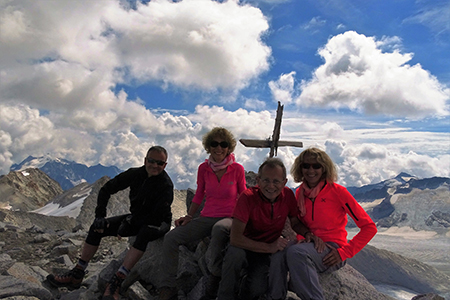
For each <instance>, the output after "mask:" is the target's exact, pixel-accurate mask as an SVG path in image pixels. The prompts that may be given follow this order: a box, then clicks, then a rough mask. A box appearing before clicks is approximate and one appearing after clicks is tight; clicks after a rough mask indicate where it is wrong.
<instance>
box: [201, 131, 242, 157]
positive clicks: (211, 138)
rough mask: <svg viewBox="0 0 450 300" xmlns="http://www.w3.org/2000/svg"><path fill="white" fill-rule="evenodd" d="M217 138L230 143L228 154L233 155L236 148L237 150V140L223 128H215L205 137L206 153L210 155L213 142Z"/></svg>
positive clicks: (204, 146)
mask: <svg viewBox="0 0 450 300" xmlns="http://www.w3.org/2000/svg"><path fill="white" fill-rule="evenodd" d="M216 137H220V138H222V139H223V140H224V141H225V142H227V143H228V154H230V153H232V152H233V151H234V148H236V139H235V138H234V136H233V134H232V133H231V132H230V131H229V130H228V129H226V128H223V127H214V128H213V129H211V131H209V132H208V133H206V134H205V135H204V136H203V141H202V143H203V148H205V150H206V153H208V154H209V153H210V147H211V142H212V141H214V138H216Z"/></svg>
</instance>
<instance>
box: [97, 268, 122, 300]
mask: <svg viewBox="0 0 450 300" xmlns="http://www.w3.org/2000/svg"><path fill="white" fill-rule="evenodd" d="M125 277H126V276H125V274H123V273H120V272H116V274H114V276H113V277H112V278H111V280H110V281H109V282H108V283H107V284H106V289H105V293H104V294H103V297H102V300H119V299H120V287H121V286H122V282H123V280H124V279H125Z"/></svg>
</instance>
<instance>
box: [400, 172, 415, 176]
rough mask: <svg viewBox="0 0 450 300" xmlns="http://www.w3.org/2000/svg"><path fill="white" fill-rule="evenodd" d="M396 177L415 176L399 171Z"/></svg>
mask: <svg viewBox="0 0 450 300" xmlns="http://www.w3.org/2000/svg"><path fill="white" fill-rule="evenodd" d="M396 177H415V176H412V175H410V174H408V173H406V172H401V173H400V174H398V175H397V176H396Z"/></svg>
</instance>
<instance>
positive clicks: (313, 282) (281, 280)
mask: <svg viewBox="0 0 450 300" xmlns="http://www.w3.org/2000/svg"><path fill="white" fill-rule="evenodd" d="M291 174H292V176H293V177H294V180H295V181H296V182H302V184H301V185H300V187H299V188H298V189H297V191H296V198H297V202H298V206H299V211H300V216H299V219H300V221H301V222H302V223H303V224H305V225H306V226H307V227H308V228H309V230H310V231H309V232H307V233H306V234H305V237H304V238H306V240H313V239H312V238H311V237H312V236H317V237H319V238H320V239H322V241H323V242H325V246H326V247H323V243H322V246H319V245H318V243H317V244H314V243H312V242H309V243H307V242H305V240H303V239H301V240H300V241H299V242H298V243H296V244H294V245H292V246H290V247H288V248H286V249H285V251H283V252H280V253H279V254H278V259H277V260H276V261H275V260H272V265H271V273H270V284H269V286H270V296H271V298H272V299H284V298H285V297H286V292H287V288H288V283H287V273H288V272H289V275H290V282H289V288H290V289H291V290H292V291H293V292H295V293H296V294H297V296H299V297H300V298H301V299H302V300H312V299H314V300H322V299H325V298H324V296H323V292H322V288H321V286H320V284H319V275H318V273H323V272H332V271H335V270H338V269H339V268H341V267H343V266H344V265H345V262H346V259H347V258H351V257H353V256H354V255H355V254H356V253H358V252H359V251H360V250H361V249H362V248H364V246H365V245H367V243H368V242H369V241H370V240H371V239H372V237H373V236H374V235H375V234H376V232H377V228H376V225H375V223H374V222H373V221H372V219H371V218H370V217H369V215H368V214H367V213H366V212H365V211H364V209H363V208H362V207H361V206H360V205H359V204H358V202H356V200H355V199H354V198H353V196H352V195H351V194H350V193H349V192H348V191H347V189H346V188H345V187H343V186H341V185H339V184H337V183H335V181H336V180H337V171H336V168H335V166H334V163H333V161H332V160H331V158H330V157H329V156H328V154H326V153H325V152H324V151H322V150H320V149H318V148H309V149H306V150H305V151H303V152H302V153H301V154H300V155H299V156H298V157H297V158H296V159H295V162H294V165H293V166H292V168H291ZM347 215H349V216H350V217H351V218H352V219H353V220H354V221H355V223H356V225H357V226H358V227H359V229H360V231H359V233H358V234H357V235H355V236H354V237H353V239H351V240H350V241H347V231H346V229H345V226H346V225H347Z"/></svg>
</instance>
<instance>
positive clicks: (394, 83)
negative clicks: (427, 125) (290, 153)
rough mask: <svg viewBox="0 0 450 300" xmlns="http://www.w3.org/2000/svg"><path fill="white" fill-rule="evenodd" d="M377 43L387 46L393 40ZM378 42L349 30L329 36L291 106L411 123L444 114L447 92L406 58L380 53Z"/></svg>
mask: <svg viewBox="0 0 450 300" xmlns="http://www.w3.org/2000/svg"><path fill="white" fill-rule="evenodd" d="M383 41H385V43H388V44H390V45H391V44H392V41H393V39H388V38H385V39H384V40H383ZM383 41H379V42H377V41H375V39H374V38H373V37H366V36H364V35H362V34H358V33H356V32H354V31H347V32H345V33H343V34H339V35H337V36H334V37H332V38H331V39H330V40H329V41H328V43H327V44H326V45H325V46H324V47H323V48H322V49H320V50H319V54H320V56H322V58H323V59H324V61H325V62H324V64H323V65H322V66H320V67H319V68H317V70H316V71H315V72H314V74H313V78H312V79H311V80H309V81H303V82H302V84H301V95H300V96H299V97H298V98H297V99H296V103H297V105H300V106H328V107H334V108H350V109H351V110H355V111H360V112H364V113H366V114H383V115H392V116H401V117H416V118H417V117H419V118H420V117H424V116H429V115H438V116H439V115H440V116H445V115H448V114H449V112H448V108H447V107H446V101H448V99H449V98H450V90H449V89H448V88H446V87H445V86H444V85H442V84H440V83H439V81H438V80H437V79H436V78H435V77H434V76H432V75H431V74H430V73H429V72H428V71H426V70H424V69H422V67H421V66H420V65H419V64H416V65H413V66H410V65H408V64H407V62H408V61H409V60H411V58H412V54H402V53H400V52H399V51H398V50H394V51H393V52H382V51H381V48H383Z"/></svg>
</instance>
